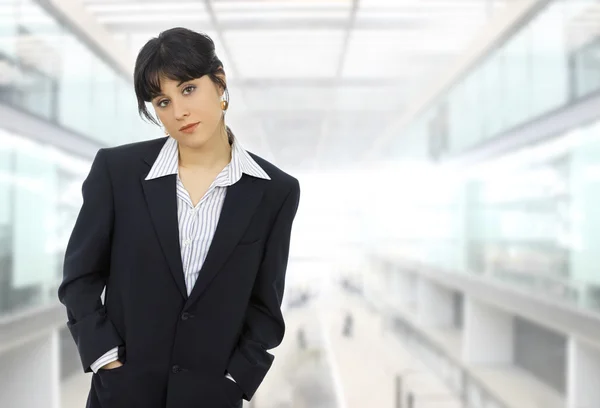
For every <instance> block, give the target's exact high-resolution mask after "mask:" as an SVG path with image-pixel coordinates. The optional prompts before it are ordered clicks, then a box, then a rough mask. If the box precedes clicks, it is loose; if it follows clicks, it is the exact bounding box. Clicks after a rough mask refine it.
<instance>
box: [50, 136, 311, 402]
mask: <svg viewBox="0 0 600 408" xmlns="http://www.w3.org/2000/svg"><path fill="white" fill-rule="evenodd" d="M165 141H166V138H160V139H155V140H151V141H146V142H140V143H133V144H129V145H124V146H119V147H114V148H107V149H101V150H100V151H98V154H97V155H96V158H95V159H94V162H93V164H92V167H91V170H90V173H89V175H88V177H87V178H86V180H85V181H84V183H83V188H82V192H83V206H82V208H81V211H80V213H79V216H78V218H77V221H76V223H75V227H74V229H73V233H72V235H71V238H70V240H69V243H68V246H67V250H66V255H65V261H64V274H63V275H64V277H63V281H62V283H61V285H60V287H59V289H58V298H59V300H60V301H61V302H62V303H63V304H64V305H65V306H66V309H67V317H68V321H67V326H68V328H69V330H70V331H71V334H72V336H73V339H74V340H75V343H76V344H77V347H78V350H79V354H80V356H81V361H82V364H83V369H84V372H91V368H90V365H91V364H92V363H93V362H94V361H96V360H97V359H98V358H99V357H100V356H102V355H103V354H104V353H106V352H107V351H109V350H110V349H112V348H114V347H117V346H119V356H120V359H121V361H123V362H124V364H123V366H122V367H119V368H116V369H112V370H100V371H99V372H98V373H97V374H93V375H92V385H91V389H90V393H89V397H88V402H87V407H88V408H100V407H103V408H136V407H139V408H164V407H168V408H188V407H189V408H192V407H194V408H196V407H202V408H204V407H207V408H221V407H223V408H225V407H235V406H241V401H242V398H244V399H246V400H250V399H251V398H252V396H253V394H254V393H255V392H256V390H257V388H258V386H259V385H260V384H261V382H262V380H263V379H264V377H265V375H266V373H267V371H268V370H269V368H270V366H271V364H272V362H273V358H274V357H273V355H272V354H270V353H268V352H267V350H269V349H272V348H274V347H276V346H277V345H279V344H280V343H281V341H282V339H283V335H284V330H285V325H284V320H283V317H282V314H281V308H280V306H281V301H282V297H283V289H284V281H285V271H286V266H287V260H288V253H289V244H290V233H291V228H292V222H293V219H294V217H295V214H296V210H297V208H298V201H299V195H300V188H299V184H298V181H297V180H296V179H295V178H293V177H292V176H290V175H288V174H286V173H284V172H283V171H281V170H280V169H278V168H276V167H275V166H273V165H272V164H270V163H268V162H267V161H265V160H263V159H261V158H260V157H258V156H255V155H252V157H253V158H254V160H256V162H257V163H258V164H259V165H260V166H261V167H262V168H263V169H264V170H265V172H266V173H267V174H268V175H269V176H270V177H271V180H263V179H258V178H254V177H252V176H248V175H246V174H244V175H243V176H242V178H241V179H240V180H239V181H238V182H237V183H236V184H234V185H233V186H230V187H228V190H227V195H226V198H225V202H224V204H223V209H222V212H221V216H220V220H219V223H218V226H217V230H216V232H215V236H214V238H213V241H212V245H211V247H210V249H209V252H208V255H207V257H206V260H205V262H204V264H203V267H202V269H201V271H200V274H199V277H198V279H197V281H196V283H195V286H194V288H193V290H192V292H191V294H190V296H189V297H188V296H187V292H186V287H185V281H184V273H183V267H182V263H181V253H180V247H179V232H178V221H177V196H176V176H175V175H172V176H167V177H162V178H159V179H155V180H148V181H145V180H144V179H145V177H146V176H147V174H148V172H149V171H150V168H151V167H152V164H153V163H154V161H155V160H156V158H157V156H158V154H159V152H160V150H161V148H162V146H163V145H164V143H165ZM105 286H106V292H105V298H104V304H103V303H102V301H101V293H102V291H103V289H104V287H105ZM226 372H229V373H230V374H231V375H232V377H233V378H234V379H235V380H236V382H237V384H236V383H234V382H233V381H231V380H229V379H227V378H226V377H225V373H226Z"/></svg>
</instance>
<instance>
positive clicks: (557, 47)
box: [530, 1, 569, 116]
mask: <svg viewBox="0 0 600 408" xmlns="http://www.w3.org/2000/svg"><path fill="white" fill-rule="evenodd" d="M563 8H564V3H563V2H562V1H555V2H553V3H550V4H549V5H548V6H547V7H545V8H544V9H543V10H542V11H541V12H540V14H538V15H537V16H536V17H535V19H534V20H533V21H532V23H531V45H530V47H531V74H530V75H531V112H530V114H531V115H532V116H538V115H540V114H544V113H546V112H548V111H550V110H552V109H554V108H557V107H559V106H563V105H564V104H566V103H567V101H568V96H569V92H568V91H569V81H568V80H569V74H568V58H567V49H566V42H565V40H566V39H565V28H566V27H565V24H564V10H563Z"/></svg>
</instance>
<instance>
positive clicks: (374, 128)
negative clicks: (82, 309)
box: [0, 0, 600, 408]
mask: <svg viewBox="0 0 600 408" xmlns="http://www.w3.org/2000/svg"><path fill="white" fill-rule="evenodd" d="M174 26H183V27H187V28H191V29H194V30H197V31H202V32H205V33H207V34H208V35H209V36H211V38H213V40H214V41H215V43H216V48H217V53H218V55H219V57H220V58H221V60H222V61H223V62H224V66H225V71H226V73H227V77H228V84H229V87H230V109H229V111H228V114H227V121H228V124H229V126H231V128H232V129H233V131H234V132H235V133H236V136H237V137H238V138H239V139H240V141H241V142H242V144H243V145H244V147H245V148H246V149H248V150H250V151H252V152H254V153H256V154H258V155H260V156H262V157H264V158H266V159H267V160H270V161H272V162H273V163H274V164H276V165H277V166H279V167H281V168H282V169H284V170H285V171H287V172H289V173H291V174H292V175H294V176H295V177H297V178H298V179H299V180H300V183H301V188H302V198H301V204H300V209H299V210H298V215H297V218H296V222H295V225H294V231H293V237H292V248H291V254H290V262H289V267H288V274H287V283H286V284H287V287H286V294H285V298H284V304H283V308H284V313H285V316H286V320H287V332H286V337H285V339H284V342H283V343H282V345H281V346H280V347H278V348H277V349H275V350H273V353H274V354H275V356H276V357H275V362H274V365H273V368H272V369H271V371H270V372H269V374H268V375H267V378H266V379H265V381H264V382H263V384H262V386H261V388H260V389H259V392H258V393H257V394H256V396H255V398H254V399H253V401H252V402H250V403H247V402H245V407H251V408H304V407H310V408H321V407H322V408H563V407H564V408H599V407H600V268H599V266H598V265H599V263H600V0H389V1H380V0H324V1H308V0H307V1H300V0H270V1H268V0H263V1H258V0H252V1H251V0H248V1H242V0H181V1H171V0H168V1H167V0H0V407H2V408H38V407H39V408H80V407H84V406H85V400H86V397H87V392H88V389H89V387H90V382H91V378H90V376H89V374H84V373H83V370H82V367H81V363H80V361H79V356H78V354H77V350H76V348H75V344H74V342H73V339H72V338H71V336H70V333H69V331H68V329H67V328H66V312H65V309H64V306H63V305H61V304H60V303H59V302H58V299H57V294H56V293H57V287H58V284H59V283H60V280H61V277H62V261H63V256H64V250H65V247H66V243H67V240H68V238H69V235H70V233H71V229H72V227H73V224H74V221H75V217H76V216H77V213H78V211H79V208H80V206H81V183H82V181H83V179H84V178H85V176H86V175H87V172H88V171H89V168H90V164H91V160H92V158H93V157H94V155H95V153H96V151H97V150H98V149H99V148H101V147H105V146H114V145H118V144H123V143H129V142H135V141H141V140H146V139H151V138H156V137H161V136H162V135H163V134H162V132H161V130H160V129H159V128H157V127H156V126H152V125H149V124H147V123H145V122H143V121H142V120H141V119H140V118H139V117H138V116H137V110H136V101H135V95H134V92H133V84H132V71H133V62H134V59H135V56H136V55H137V52H138V51H139V49H140V48H141V47H142V45H143V44H144V43H145V42H146V41H148V40H149V39H150V38H152V37H155V36H157V35H158V34H159V33H160V32H161V31H162V30H165V29H168V28H171V27H174Z"/></svg>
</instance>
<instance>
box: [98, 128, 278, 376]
mask: <svg viewBox="0 0 600 408" xmlns="http://www.w3.org/2000/svg"><path fill="white" fill-rule="evenodd" d="M244 173H245V174H247V175H249V176H253V177H257V178H262V179H265V180H270V179H271V178H270V177H269V175H268V174H267V173H266V172H265V171H264V170H263V169H262V168H261V167H260V166H259V165H258V163H256V161H255V160H254V159H253V158H252V157H251V156H250V155H249V154H248V152H246V150H244V148H243V147H242V146H241V145H240V143H239V142H238V141H237V139H236V138H235V137H234V138H233V143H232V145H231V161H230V162H229V164H227V166H225V168H223V170H222V171H221V172H220V173H219V174H218V175H217V177H216V178H215V180H214V181H213V182H212V184H211V185H210V187H209V188H208V190H207V191H206V193H205V194H204V196H203V197H202V199H201V200H200V201H199V202H198V204H196V206H194V205H193V204H192V199H191V198H190V195H189V193H188V192H187V190H186V189H185V187H184V186H183V183H182V182H181V179H180V177H179V148H178V144H177V140H175V139H173V138H172V137H169V138H168V139H167V141H166V142H165V144H164V146H163V147H162V149H161V151H160V153H159V154H158V157H157V158H156V161H155V162H154V164H153V165H152V168H151V169H150V172H149V173H148V176H146V180H153V179H157V178H159V177H165V176H169V175H177V220H178V224H179V244H180V248H181V262H182V265H183V273H184V275H185V285H186V288H187V293H188V296H189V294H190V293H191V291H192V288H193V287H194V284H195V283H196V280H197V279H198V274H199V272H200V269H201V268H202V264H203V263H204V260H205V259H206V255H207V254H208V249H209V248H210V244H211V242H212V239H213V236H214V234H215V231H216V229H217V224H218V222H219V216H220V214H221V209H222V208H223V203H224V202H225V195H226V194H227V187H228V186H231V185H233V184H235V183H237V182H238V181H239V180H240V179H241V178H242V174H244ZM116 360H118V347H115V348H113V349H112V350H110V351H108V352H107V353H106V354H104V355H103V356H101V357H100V358H99V359H98V360H96V361H95V362H94V363H93V364H92V365H91V369H92V371H94V372H95V373H96V372H97V371H98V369H99V368H100V367H102V366H104V365H106V364H108V363H110V362H112V361H116ZM228 377H229V378H231V377H230V376H228Z"/></svg>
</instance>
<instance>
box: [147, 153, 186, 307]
mask: <svg viewBox="0 0 600 408" xmlns="http://www.w3.org/2000/svg"><path fill="white" fill-rule="evenodd" d="M162 145H163V144H161V145H160V146H159V147H158V151H156V152H152V154H151V155H150V156H148V157H147V158H145V159H144V161H145V162H146V163H147V164H148V165H150V167H151V166H152V164H153V163H154V161H155V160H156V157H157V156H158V152H159V151H160V148H162ZM148 170H149V169H148ZM147 174H148V172H146V174H143V175H142V178H141V179H142V180H141V181H142V187H143V189H144V195H145V197H146V204H147V205H148V210H149V211H150V217H151V218H152V222H153V224H154V230H155V231H156V235H157V236H158V240H159V242H160V245H161V247H162V250H163V253H164V255H165V258H166V259H167V263H168V264H169V269H170V270H171V274H172V275H173V279H175V283H176V284H177V287H178V288H179V291H180V292H181V295H182V296H183V297H184V298H187V289H186V286H185V277H184V274H183V264H182V263H181V249H180V246H179V222H178V220H177V176H176V175H174V174H173V175H169V176H165V177H160V178H156V179H153V180H145V178H146V176H147Z"/></svg>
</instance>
